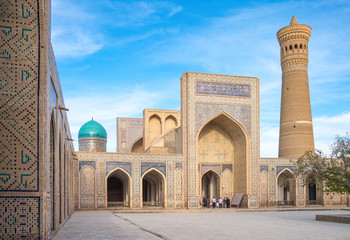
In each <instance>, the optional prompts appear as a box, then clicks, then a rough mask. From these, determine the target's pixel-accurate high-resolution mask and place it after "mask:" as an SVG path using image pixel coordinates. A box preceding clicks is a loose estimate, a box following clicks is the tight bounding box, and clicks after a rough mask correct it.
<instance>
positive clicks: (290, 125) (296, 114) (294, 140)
mask: <svg viewBox="0 0 350 240" xmlns="http://www.w3.org/2000/svg"><path fill="white" fill-rule="evenodd" d="M310 34H311V27H310V26H308V25H304V24H298V21H297V19H296V18H295V17H294V16H293V18H292V20H291V22H290V25H289V26H287V27H284V28H282V29H280V30H279V31H278V32H277V38H278V42H279V44H280V47H281V67H282V97H281V119H280V138H279V152H278V157H280V158H299V157H301V156H302V155H303V154H304V153H305V151H308V150H312V151H314V148H315V147H314V135H313V129H312V116H311V105H310V93H309V81H308V72H307V66H308V62H309V57H308V42H309V38H310Z"/></svg>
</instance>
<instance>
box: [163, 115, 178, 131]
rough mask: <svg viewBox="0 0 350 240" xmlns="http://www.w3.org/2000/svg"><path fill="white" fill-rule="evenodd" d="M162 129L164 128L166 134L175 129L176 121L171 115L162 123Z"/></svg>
mask: <svg viewBox="0 0 350 240" xmlns="http://www.w3.org/2000/svg"><path fill="white" fill-rule="evenodd" d="M164 125H165V126H164V127H165V132H168V131H170V130H172V129H174V128H176V127H177V120H176V118H175V117H174V116H173V115H169V116H168V117H167V118H166V119H165V123H164Z"/></svg>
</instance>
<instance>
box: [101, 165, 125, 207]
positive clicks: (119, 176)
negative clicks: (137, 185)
mask: <svg viewBox="0 0 350 240" xmlns="http://www.w3.org/2000/svg"><path fill="white" fill-rule="evenodd" d="M106 184H107V207H130V203H131V180H130V176H129V174H127V173H126V172H125V171H124V170H122V169H120V168H118V169H115V170H114V171H112V172H111V173H109V174H108V176H107V178H106Z"/></svg>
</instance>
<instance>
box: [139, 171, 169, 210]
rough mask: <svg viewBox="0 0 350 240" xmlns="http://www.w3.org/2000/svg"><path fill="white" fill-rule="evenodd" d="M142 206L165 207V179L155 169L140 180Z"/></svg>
mask: <svg viewBox="0 0 350 240" xmlns="http://www.w3.org/2000/svg"><path fill="white" fill-rule="evenodd" d="M141 182H142V190H141V192H142V206H143V207H165V198H166V192H165V189H166V188H165V178H164V176H163V174H161V173H160V172H159V171H157V170H156V169H152V170H150V171H148V172H146V173H145V174H144V175H143V177H142V178H141Z"/></svg>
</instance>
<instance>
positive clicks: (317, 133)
mask: <svg viewBox="0 0 350 240" xmlns="http://www.w3.org/2000/svg"><path fill="white" fill-rule="evenodd" d="M313 125H314V137H315V148H316V149H320V150H322V151H323V152H324V153H327V154H330V152H331V151H330V145H331V144H332V143H333V142H334V140H335V136H336V135H340V136H345V134H346V133H350V112H347V113H343V114H341V115H337V116H320V117H315V118H314V119H313Z"/></svg>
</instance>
